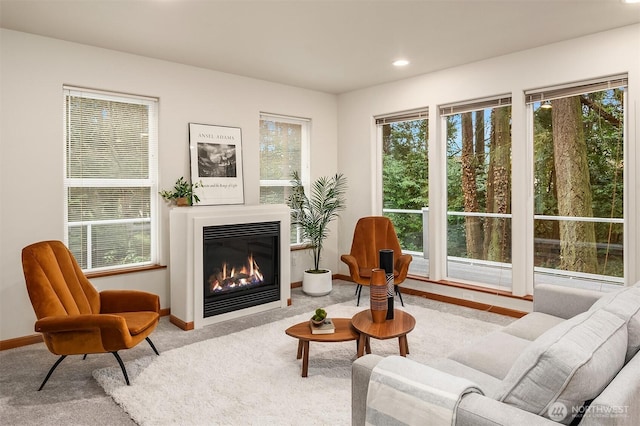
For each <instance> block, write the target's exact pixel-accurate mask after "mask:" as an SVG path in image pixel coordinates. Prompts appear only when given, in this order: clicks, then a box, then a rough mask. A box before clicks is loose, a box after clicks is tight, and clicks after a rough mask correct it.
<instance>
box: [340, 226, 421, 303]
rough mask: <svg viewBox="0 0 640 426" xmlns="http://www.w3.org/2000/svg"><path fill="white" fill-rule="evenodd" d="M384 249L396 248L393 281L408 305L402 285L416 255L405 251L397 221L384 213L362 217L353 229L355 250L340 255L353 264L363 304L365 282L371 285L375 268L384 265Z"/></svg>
mask: <svg viewBox="0 0 640 426" xmlns="http://www.w3.org/2000/svg"><path fill="white" fill-rule="evenodd" d="M382 249H391V250H393V263H394V265H393V283H394V287H395V292H396V294H398V296H399V297H400V302H401V303H402V306H404V301H403V300H402V294H401V293H400V288H399V287H398V285H399V284H401V283H402V282H403V281H404V280H405V279H406V278H407V273H408V272H409V264H410V263H411V261H412V260H413V258H412V257H411V255H410V254H402V249H401V248H400V241H398V236H397V235H396V230H395V228H394V227H393V222H391V219H389V218H388V217H384V216H368V217H363V218H360V219H359V220H358V223H356V227H355V230H354V231H353V242H352V243H351V253H349V254H343V255H342V256H341V257H340V259H341V260H342V261H343V262H344V263H346V264H347V265H348V266H349V274H350V275H351V279H352V280H353V281H354V282H355V283H356V284H357V287H356V294H357V295H358V302H357V305H360V293H361V292H362V286H365V285H366V286H368V285H370V283H371V270H372V269H375V268H379V267H380V265H379V264H380V254H379V251H380V250H382Z"/></svg>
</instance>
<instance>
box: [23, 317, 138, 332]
mask: <svg viewBox="0 0 640 426" xmlns="http://www.w3.org/2000/svg"><path fill="white" fill-rule="evenodd" d="M95 329H114V330H121V331H123V332H124V333H126V334H127V335H128V334H129V331H128V329H127V322H126V321H125V319H124V318H123V317H119V316H117V315H105V314H83V315H69V316H56V317H44V318H41V319H39V320H38V321H36V324H35V331H37V332H39V333H62V332H70V331H82V330H95Z"/></svg>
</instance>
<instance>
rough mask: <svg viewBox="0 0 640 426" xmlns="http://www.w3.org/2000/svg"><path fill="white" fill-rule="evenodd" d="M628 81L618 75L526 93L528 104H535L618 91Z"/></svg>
mask: <svg viewBox="0 0 640 426" xmlns="http://www.w3.org/2000/svg"><path fill="white" fill-rule="evenodd" d="M627 84H628V79H627V76H626V74H625V75H617V76H611V77H605V78H601V79H594V80H590V81H583V82H580V83H573V84H565V85H561V86H554V87H547V88H544V89H532V90H527V91H525V99H526V102H527V104H532V103H535V102H543V101H550V100H553V99H559V98H566V97H569V96H576V95H584V94H587V93H593V92H599V91H602V90H609V89H618V88H620V87H626V86H627Z"/></svg>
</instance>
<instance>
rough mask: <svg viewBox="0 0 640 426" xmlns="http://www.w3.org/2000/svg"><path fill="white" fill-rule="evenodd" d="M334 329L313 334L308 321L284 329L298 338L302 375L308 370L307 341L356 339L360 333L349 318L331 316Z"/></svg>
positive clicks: (346, 340) (298, 356) (298, 357)
mask: <svg viewBox="0 0 640 426" xmlns="http://www.w3.org/2000/svg"><path fill="white" fill-rule="evenodd" d="M331 320H332V321H333V325H334V326H335V327H336V331H335V332H333V333H331V334H313V333H311V328H310V327H309V321H305V322H301V323H300V324H296V325H292V326H291V327H289V328H287V329H286V330H285V333H287V334H288V335H289V336H291V337H295V338H296V339H298V355H297V359H300V358H302V377H307V374H308V372H309V342H348V341H349V340H355V341H356V343H357V341H358V337H360V335H359V334H358V332H357V331H356V330H354V328H353V327H352V326H351V319H349V318H331Z"/></svg>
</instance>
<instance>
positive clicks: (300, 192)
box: [287, 172, 347, 296]
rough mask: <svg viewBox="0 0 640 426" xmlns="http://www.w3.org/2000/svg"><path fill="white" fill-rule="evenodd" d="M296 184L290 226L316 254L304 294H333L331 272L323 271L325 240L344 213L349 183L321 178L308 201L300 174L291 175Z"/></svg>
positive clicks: (290, 202) (340, 178)
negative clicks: (332, 226)
mask: <svg viewBox="0 0 640 426" xmlns="http://www.w3.org/2000/svg"><path fill="white" fill-rule="evenodd" d="M291 183H292V184H293V187H292V191H291V195H290V196H289V198H288V200H287V203H288V205H289V207H291V223H292V224H294V225H297V226H298V227H299V229H300V231H301V233H302V238H303V240H305V241H308V242H309V245H310V246H311V250H312V253H313V269H308V270H306V271H305V272H304V278H303V280H302V291H303V292H305V293H306V294H309V295H311V296H322V295H325V294H328V293H329V292H331V289H332V285H331V271H330V270H328V269H323V268H320V258H321V255H322V246H323V243H324V240H325V239H326V238H327V237H328V236H329V224H330V223H331V221H333V220H334V219H336V218H338V216H339V214H338V213H339V212H340V211H342V210H344V209H345V206H346V200H345V192H346V189H347V179H346V177H345V176H344V175H342V174H336V175H335V176H332V177H320V178H318V179H317V180H316V181H315V182H313V184H312V186H311V196H310V197H308V196H307V194H306V193H305V191H304V186H303V185H302V181H301V179H300V176H299V175H298V172H293V173H292V180H291Z"/></svg>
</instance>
